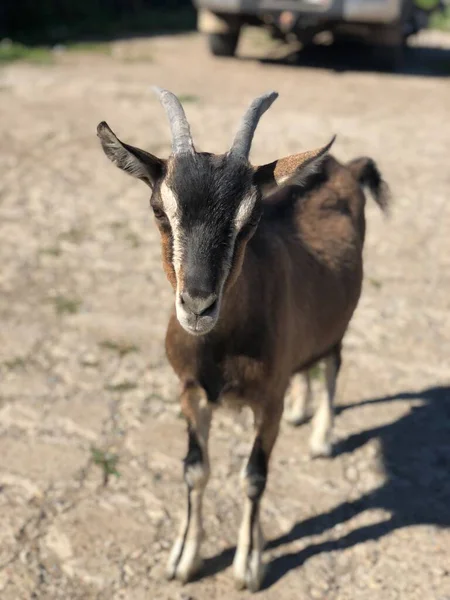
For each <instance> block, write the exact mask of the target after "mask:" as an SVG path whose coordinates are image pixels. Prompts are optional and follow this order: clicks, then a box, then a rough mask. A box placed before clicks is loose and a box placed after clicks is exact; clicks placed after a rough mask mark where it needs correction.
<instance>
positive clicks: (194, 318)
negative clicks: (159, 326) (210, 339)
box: [175, 296, 220, 335]
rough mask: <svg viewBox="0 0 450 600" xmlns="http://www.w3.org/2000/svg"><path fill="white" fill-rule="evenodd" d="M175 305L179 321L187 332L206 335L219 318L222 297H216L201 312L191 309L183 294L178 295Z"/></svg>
mask: <svg viewBox="0 0 450 600" xmlns="http://www.w3.org/2000/svg"><path fill="white" fill-rule="evenodd" d="M175 307H176V314H177V319H178V322H179V323H180V325H181V327H183V329H184V330H185V331H187V333H190V334H191V335H205V334H207V333H209V332H210V331H211V330H212V329H213V328H214V326H215V325H216V323H217V321H218V319H219V310H220V298H218V297H217V298H215V299H214V301H213V302H211V303H210V304H209V305H208V307H207V308H205V309H204V310H202V311H201V312H199V313H198V312H194V311H192V310H190V309H189V308H188V307H187V306H186V304H185V303H184V302H183V299H182V297H181V296H178V297H177V300H176V303H175Z"/></svg>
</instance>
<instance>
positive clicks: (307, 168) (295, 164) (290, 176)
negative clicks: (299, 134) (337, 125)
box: [253, 136, 336, 196]
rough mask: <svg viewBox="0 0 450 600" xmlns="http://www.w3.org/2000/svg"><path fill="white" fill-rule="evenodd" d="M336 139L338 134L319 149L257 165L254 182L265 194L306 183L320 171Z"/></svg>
mask: <svg viewBox="0 0 450 600" xmlns="http://www.w3.org/2000/svg"><path fill="white" fill-rule="evenodd" d="M335 139H336V136H333V139H332V140H331V141H330V142H329V143H328V144H327V145H326V146H323V148H319V149H318V150H312V151H310V152H301V153H300V154H292V155H291V156H286V157H285V158H280V159H278V160H275V161H274V162H272V163H269V164H267V165H262V166H261V167H256V169H255V173H254V176H253V180H254V183H255V184H256V185H257V186H258V187H259V188H260V190H261V191H262V193H263V196H267V195H268V194H272V193H273V192H276V191H277V190H278V189H280V188H283V187H286V186H290V185H296V186H300V187H301V186H304V185H306V184H307V181H308V178H309V177H310V176H311V175H313V174H314V173H317V171H319V169H320V167H321V165H322V163H323V161H324V159H325V157H326V156H327V154H328V151H329V150H330V148H331V146H332V145H333V143H334V140H335Z"/></svg>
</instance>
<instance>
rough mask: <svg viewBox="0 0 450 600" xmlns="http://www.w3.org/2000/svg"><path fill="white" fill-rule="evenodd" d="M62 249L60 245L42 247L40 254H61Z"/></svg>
mask: <svg viewBox="0 0 450 600" xmlns="http://www.w3.org/2000/svg"><path fill="white" fill-rule="evenodd" d="M61 253H62V250H61V248H60V247H59V246H57V245H55V246H48V247H47V248H41V249H40V250H39V254H46V255H48V256H61Z"/></svg>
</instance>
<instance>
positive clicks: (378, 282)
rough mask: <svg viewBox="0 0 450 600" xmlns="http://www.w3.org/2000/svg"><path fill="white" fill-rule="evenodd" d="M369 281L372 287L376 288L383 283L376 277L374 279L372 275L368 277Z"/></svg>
mask: <svg viewBox="0 0 450 600" xmlns="http://www.w3.org/2000/svg"><path fill="white" fill-rule="evenodd" d="M369 283H370V285H371V286H372V287H374V288H375V289H377V290H379V289H380V288H381V287H382V285H383V284H382V283H381V281H379V280H378V279H374V278H373V277H371V278H369Z"/></svg>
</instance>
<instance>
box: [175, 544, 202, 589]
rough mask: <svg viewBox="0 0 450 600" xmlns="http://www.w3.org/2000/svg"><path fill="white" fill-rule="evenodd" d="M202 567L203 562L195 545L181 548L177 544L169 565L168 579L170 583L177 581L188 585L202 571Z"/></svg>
mask: <svg viewBox="0 0 450 600" xmlns="http://www.w3.org/2000/svg"><path fill="white" fill-rule="evenodd" d="M202 565H203V560H202V558H201V557H200V556H199V555H198V554H197V548H196V547H195V546H194V545H192V546H191V545H190V544H185V545H184V546H182V547H181V544H180V543H179V542H176V543H175V545H174V548H173V550H172V553H171V555H170V558H169V561H168V563H167V568H166V578H167V579H168V580H169V581H171V580H172V579H177V580H178V581H180V582H181V583H187V582H188V581H190V580H191V579H192V578H193V577H194V576H195V575H196V574H197V573H198V572H199V571H200V569H201V568H202Z"/></svg>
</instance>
